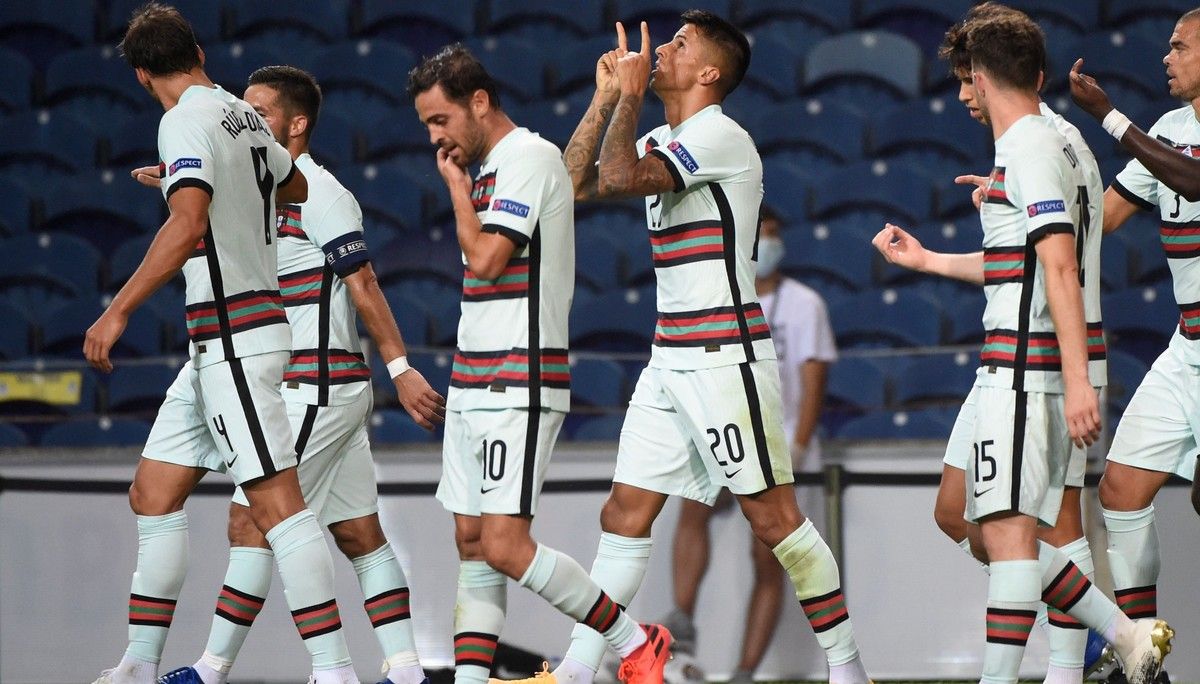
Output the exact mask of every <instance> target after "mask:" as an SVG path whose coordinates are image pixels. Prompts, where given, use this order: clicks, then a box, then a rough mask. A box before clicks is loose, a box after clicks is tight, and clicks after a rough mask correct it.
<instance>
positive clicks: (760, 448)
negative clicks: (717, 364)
mask: <svg viewBox="0 0 1200 684" xmlns="http://www.w3.org/2000/svg"><path fill="white" fill-rule="evenodd" d="M738 370H739V371H741V372H742V388H743V389H745V390H746V403H747V406H748V407H749V409H750V429H751V431H753V432H754V450H755V451H757V452H758V467H759V469H761V470H762V476H763V482H765V483H766V484H767V486H766V489H770V488H771V487H774V486H775V473H774V472H772V470H771V454H770V452H769V451H768V450H767V431H766V430H765V429H764V428H763V417H762V406H761V405H760V404H759V403H758V385H757V384H756V383H755V382H754V370H753V369H751V368H750V362H749V361H747V362H745V363H739V364H738Z"/></svg>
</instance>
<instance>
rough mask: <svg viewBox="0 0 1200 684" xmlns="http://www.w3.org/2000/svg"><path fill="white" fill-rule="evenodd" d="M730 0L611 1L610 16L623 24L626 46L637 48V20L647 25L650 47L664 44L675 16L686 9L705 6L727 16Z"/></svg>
mask: <svg viewBox="0 0 1200 684" xmlns="http://www.w3.org/2000/svg"><path fill="white" fill-rule="evenodd" d="M731 4H732V3H731V2H730V0H613V3H612V10H613V16H615V17H616V19H617V21H620V22H623V23H624V24H625V33H626V35H628V36H629V49H630V50H637V49H639V48H640V47H641V41H642V39H641V34H640V33H639V30H638V26H639V24H640V22H643V21H645V22H647V23H648V24H650V49H651V51H653V50H654V48H656V47H658V46H659V45H662V44H663V43H666V42H667V41H668V40H670V39H671V36H674V35H675V32H676V31H678V30H679V26H680V21H679V15H680V14H683V13H684V12H685V11H687V10H690V9H705V10H709V11H711V12H713V13H714V14H716V15H717V16H720V17H728V16H730V14H729V9H730V5H731Z"/></svg>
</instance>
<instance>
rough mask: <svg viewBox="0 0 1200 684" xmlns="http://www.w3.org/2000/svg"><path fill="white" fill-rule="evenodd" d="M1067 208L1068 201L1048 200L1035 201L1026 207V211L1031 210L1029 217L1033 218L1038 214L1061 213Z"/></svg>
mask: <svg viewBox="0 0 1200 684" xmlns="http://www.w3.org/2000/svg"><path fill="white" fill-rule="evenodd" d="M1066 210H1067V204H1066V202H1063V201H1062V200H1046V201H1044V202H1034V203H1033V204H1031V205H1029V206H1027V207H1025V211H1027V212H1029V218H1033V217H1034V216H1037V215H1038V214H1061V213H1063V212H1065V211H1066Z"/></svg>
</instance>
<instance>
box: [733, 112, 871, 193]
mask: <svg viewBox="0 0 1200 684" xmlns="http://www.w3.org/2000/svg"><path fill="white" fill-rule="evenodd" d="M746 128H747V130H748V131H749V132H750V134H751V136H752V137H753V138H754V143H755V145H756V146H757V147H758V148H759V150H761V151H762V154H763V155H764V158H765V159H773V158H777V157H781V156H783V155H782V154H781V153H790V152H795V151H804V152H808V153H809V154H810V155H811V157H810V158H809V159H807V160H805V161H808V162H809V163H812V164H815V165H842V164H846V163H849V162H853V161H857V160H859V159H861V158H862V154H863V133H864V129H865V126H864V122H863V119H862V117H860V116H859V115H858V112H856V111H855V110H853V109H850V108H848V107H845V106H843V105H841V104H839V103H837V102H831V101H828V100H820V99H808V100H791V101H788V102H782V103H780V104H777V105H774V106H772V107H768V108H766V109H764V110H762V111H761V112H759V114H758V116H756V117H754V118H753V119H751V120H750V121H748V122H747V124H746ZM764 182H765V179H764Z"/></svg>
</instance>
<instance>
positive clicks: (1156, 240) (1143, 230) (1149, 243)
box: [1101, 210, 1171, 285]
mask: <svg viewBox="0 0 1200 684" xmlns="http://www.w3.org/2000/svg"><path fill="white" fill-rule="evenodd" d="M1108 237H1116V238H1117V239H1118V240H1123V241H1124V242H1125V245H1126V250H1127V251H1128V253H1129V267H1130V269H1131V270H1130V282H1131V283H1132V284H1135V285H1153V284H1155V283H1160V282H1166V281H1169V280H1170V278H1171V269H1170V266H1169V265H1168V263H1167V256H1166V253H1165V252H1164V251H1163V248H1162V239H1161V237H1160V232H1159V224H1158V212H1157V210H1156V211H1155V212H1154V213H1150V212H1144V211H1139V212H1137V213H1135V214H1134V215H1133V216H1131V217H1129V220H1127V221H1126V222H1125V223H1124V224H1123V225H1122V226H1121V229H1120V230H1118V231H1117V232H1116V233H1113V234H1112V235H1111V236H1108ZM1106 239H1107V237H1106ZM1101 253H1103V250H1101Z"/></svg>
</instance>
